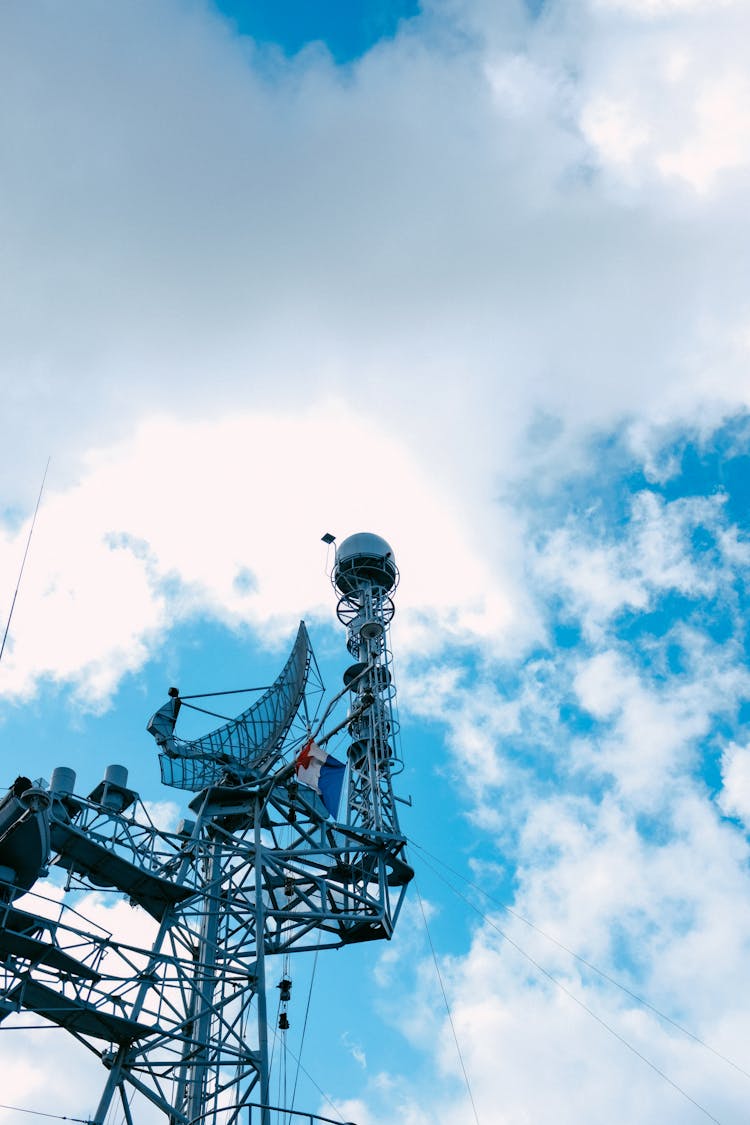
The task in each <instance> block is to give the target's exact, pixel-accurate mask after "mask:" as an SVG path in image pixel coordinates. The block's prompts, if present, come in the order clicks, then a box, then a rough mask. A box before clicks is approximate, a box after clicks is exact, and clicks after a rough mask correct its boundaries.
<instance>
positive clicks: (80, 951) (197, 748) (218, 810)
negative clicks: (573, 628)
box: [0, 533, 413, 1125]
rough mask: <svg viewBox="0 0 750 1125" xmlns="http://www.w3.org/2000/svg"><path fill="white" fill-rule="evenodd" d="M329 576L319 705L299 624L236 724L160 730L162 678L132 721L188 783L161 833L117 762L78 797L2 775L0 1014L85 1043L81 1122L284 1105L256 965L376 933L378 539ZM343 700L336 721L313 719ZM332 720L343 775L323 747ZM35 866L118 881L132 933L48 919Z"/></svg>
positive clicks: (386, 798)
mask: <svg viewBox="0 0 750 1125" xmlns="http://www.w3.org/2000/svg"><path fill="white" fill-rule="evenodd" d="M332 582H333V585H334V589H335V590H336V592H337V595H338V598H339V601H338V609H337V613H338V617H339V619H340V620H341V621H342V623H343V624H345V625H346V628H347V647H348V650H349V652H350V654H351V656H352V658H353V659H354V661H355V662H354V664H352V665H351V667H349V668H348V669H347V671H346V672H345V674H344V689H343V691H342V692H340V693H339V695H337V696H335V697H334V699H333V700H332V701H331V703H330V704H329V706H328V707H327V709H326V710H325V712H324V714H323V716H322V718H320V719H319V720H317V721H314V720H313V719H312V718H311V708H310V706H309V698H310V695H311V691H314V690H315V688H314V685H313V684H312V680H313V679H314V678H315V676H316V674H317V673H316V669H317V666H316V664H315V659H314V656H313V654H312V649H311V647H310V641H309V637H308V633H307V629H306V628H305V625H304V623H301V624H300V627H299V631H298V634H297V638H296V640H295V643H294V646H293V648H292V652H291V654H290V656H289V659H288V660H287V663H286V665H285V667H284V669H283V670H282V672H281V674H280V675H279V677H278V678H277V680H276V681H275V683H274V684H273V685H272V686H271V687H270V688H268V689H266V690H265V691H264V692H263V694H262V695H261V696H260V697H259V698H258V699H256V700H255V702H254V703H253V704H252V705H251V706H250V707H249V708H247V709H246V710H245V711H243V712H242V714H240V715H239V716H238V717H237V718H236V719H233V720H231V721H227V722H226V723H224V725H222V726H221V727H219V728H218V729H217V730H214V731H213V732H211V733H210V734H208V735H205V736H203V737H202V738H199V739H194V740H185V739H181V738H179V737H178V736H177V735H176V734H175V727H176V722H177V717H178V714H179V711H180V708H181V706H182V705H183V703H184V704H186V705H188V706H190V703H189V700H188V698H187V697H185V698H184V699H183V698H181V697H180V695H179V692H178V691H177V689H171V690H170V698H169V701H168V702H167V703H166V704H165V705H164V706H163V707H162V708H160V710H159V711H157V712H156V714H155V715H154V716H152V718H151V720H150V721H149V730H150V732H151V733H152V735H153V736H154V737H155V739H156V741H157V744H158V748H159V757H160V765H161V775H162V781H163V782H164V784H166V785H169V786H172V787H176V788H179V789H183V790H187V791H189V792H192V793H193V794H194V796H193V797H192V799H191V800H190V802H189V809H190V813H191V817H190V819H185V820H183V821H182V822H181V823H180V825H179V826H178V829H177V831H175V832H167V831H162V830H160V829H158V828H157V827H155V825H154V824H153V823H152V822H151V820H150V818H149V816H148V813H147V811H146V808H145V806H144V805H143V803H142V802H141V800H140V798H139V796H138V794H137V793H136V792H135V791H134V790H132V789H130V788H129V787H128V777H127V771H126V770H125V769H124V767H122V766H110V767H109V768H108V769H107V771H106V772H105V777H104V780H103V781H102V782H100V784H99V785H98V786H97V787H96V788H95V789H94V790H93V792H92V793H90V794H89V795H88V797H82V796H79V795H76V794H75V793H74V787H75V774H74V773H73V771H72V770H69V769H66V768H58V769H56V770H55V771H54V773H53V775H52V779H51V782H50V785H49V787H46V786H45V785H43V784H39V783H35V784H32V783H31V781H30V780H29V779H28V778H25V777H19V778H17V779H16V782H15V783H14V785H13V787H12V788H11V790H10V791H9V792H8V794H7V795H6V796H5V797H4V798H3V799H2V801H0V1020H2V1019H6V1018H9V1017H11V1016H12V1014H13V1013H14V1012H21V1011H30V1012H34V1013H36V1014H37V1015H39V1016H42V1017H44V1019H46V1020H48V1021H49V1022H50V1023H51V1024H55V1025H57V1026H59V1027H62V1028H64V1029H66V1030H67V1031H68V1032H69V1033H70V1034H71V1035H72V1036H74V1037H75V1038H76V1039H78V1040H79V1041H80V1042H81V1044H83V1045H84V1046H85V1047H87V1048H88V1049H89V1050H90V1051H92V1052H93V1053H94V1054H95V1055H96V1056H98V1057H99V1058H100V1060H101V1062H102V1063H103V1065H104V1067H105V1068H106V1070H107V1076H106V1079H105V1082H104V1087H103V1090H102V1093H101V1097H100V1099H99V1103H98V1106H97V1109H96V1111H95V1114H94V1117H93V1118H92V1122H93V1125H104V1122H105V1119H107V1115H108V1114H109V1113H110V1110H111V1108H112V1106H113V1104H114V1103H115V1101H116V1102H118V1103H119V1111H121V1113H122V1114H123V1115H124V1119H125V1121H126V1122H128V1123H130V1125H132V1123H133V1121H135V1120H139V1116H138V1114H139V1113H140V1112H141V1111H140V1110H138V1109H136V1108H135V1107H136V1106H138V1105H141V1106H143V1105H145V1104H146V1103H150V1105H151V1106H153V1107H156V1111H157V1116H158V1117H159V1120H163V1121H166V1122H168V1123H169V1125H234V1123H242V1125H246V1123H250V1122H252V1123H253V1125H254V1123H255V1122H257V1123H258V1125H281V1122H282V1121H283V1122H284V1125H287V1122H290V1121H294V1120H300V1118H298V1117H294V1118H291V1117H290V1115H289V1113H288V1108H287V1107H272V1106H271V1105H270V1101H269V1024H268V1002H267V996H266V988H267V980H266V977H267V973H266V962H267V961H268V960H269V959H271V958H274V957H279V956H281V957H282V959H284V958H286V957H287V956H288V955H292V954H297V953H302V952H305V951H310V950H313V949H314V950H318V949H321V948H323V949H324V948H338V947H341V946H344V945H348V944H351V943H355V942H362V941H369V940H373V939H378V938H390V936H391V934H392V933H393V927H394V925H395V922H396V919H397V917H398V914H399V911H400V908H401V905H402V902H403V899H404V895H405V892H406V887H407V885H408V883H409V881H410V879H411V878H412V876H413V871H412V869H411V868H410V867H409V865H408V863H407V862H406V859H405V854H404V849H405V839H404V836H403V835H402V834H401V831H400V828H399V824H398V817H397V813H396V803H395V798H394V794H393V789H392V777H393V776H394V775H395V774H396V773H397V772H398V771H399V770H400V768H401V760H400V756H399V753H398V739H397V735H398V722H397V716H396V710H395V704H394V699H395V691H394V686H393V677H392V666H391V652H390V647H389V628H388V627H389V624H390V621H391V618H392V616H393V601H392V598H391V596H392V594H393V591H394V590H395V588H396V585H397V582H398V571H397V569H396V565H395V561H394V559H393V554H392V552H391V549H390V547H389V546H388V544H387V543H386V542H385V541H384V540H383V539H380V538H379V537H378V536H375V535H371V534H364V533H361V534H357V535H352V536H350V537H349V538H348V539H346V540H344V542H343V543H342V544H341V545H340V547H339V548H338V550H337V552H336V561H335V565H334V569H333V573H332ZM320 686H321V687H322V685H320ZM342 697H343V698H346V700H347V715H346V717H345V718H344V719H343V721H339V722H338V723H336V724H335V725H333V726H332V727H331V728H330V729H326V724H327V723H328V721H329V719H330V717H331V716H332V714H333V709H334V705H335V704H336V703H337V702H339V701H340V700H341V699H342ZM341 732H346V733H347V734H348V735H349V736H350V739H351V742H350V745H349V747H348V750H347V763H346V766H347V768H346V771H344V764H343V763H340V762H338V761H337V760H336V759H335V758H333V757H332V756H330V755H329V754H328V752H327V750H326V749H325V747H326V746H327V745H328V743H329V741H330V740H331V739H332V738H333V736H334V735H336V734H338V733H341ZM344 774H346V780H345V787H344V794H345V799H344V801H343V806H342V807H341V808H340V810H339V800H338V795H339V794H340V791H341V785H342V782H343V781H344ZM337 791H338V792H337ZM50 863H51V864H52V865H54V866H55V867H57V868H61V869H64V870H65V871H66V872H67V886H68V889H70V890H76V889H79V890H84V891H85V890H91V889H100V888H109V889H111V890H114V891H116V892H120V893H121V894H122V895H124V896H126V897H127V898H128V899H129V901H130V902H131V903H133V904H134V905H136V906H137V907H139V908H140V910H141V911H142V912H143V916H144V917H146V918H147V919H149V920H150V925H151V933H150V935H149V940H148V941H144V942H141V943H138V942H132V941H131V942H128V941H125V940H118V939H117V937H116V936H115V937H113V936H111V935H110V934H109V933H106V932H105V931H103V930H102V929H101V928H100V927H98V926H97V925H95V924H94V923H93V922H87V921H86V920H84V919H82V918H81V915H80V914H78V913H77V911H76V910H75V909H73V908H72V907H71V906H68V905H67V904H66V903H63V905H62V906H61V907H60V908H59V909H58V910H57V912H56V913H55V914H52V913H51V911H50V910H49V908H48V906H45V905H44V902H43V901H42V899H41V898H40V897H39V895H37V893H36V892H35V891H34V889H33V888H34V884H35V883H36V880H37V879H38V878H39V877H40V876H41V875H44V874H46V872H47V868H48V865H49V864H50ZM22 896H25V897H22ZM19 900H21V902H20V903H19ZM285 984H286V985H288V984H289V982H288V981H286V982H285V981H282V999H284V998H285V997H286V999H288V987H287V989H286V992H284V991H283V986H284V985H285ZM282 1027H283V1024H282ZM149 1112H151V1113H152V1114H153V1110H152V1111H149ZM302 1120H304V1121H313V1120H320V1121H323V1120H326V1119H324V1118H316V1117H315V1116H314V1115H309V1114H305V1115H304V1117H303V1118H302Z"/></svg>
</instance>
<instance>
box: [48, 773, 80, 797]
mask: <svg viewBox="0 0 750 1125" xmlns="http://www.w3.org/2000/svg"><path fill="white" fill-rule="evenodd" d="M49 787H50V790H51V792H52V793H54V794H55V795H56V796H57V797H69V796H70V795H71V793H74V792H75V788H76V771H75V770H71V769H69V768H68V767H67V766H55V768H54V769H53V771H52V778H51V780H50V783H49Z"/></svg>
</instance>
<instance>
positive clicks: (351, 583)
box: [333, 531, 398, 594]
mask: <svg viewBox="0 0 750 1125" xmlns="http://www.w3.org/2000/svg"><path fill="white" fill-rule="evenodd" d="M333 580H334V583H335V585H336V587H337V588H338V589H339V591H340V592H341V593H342V594H352V593H354V591H355V590H359V589H361V588H362V587H363V586H365V585H370V586H374V587H375V588H376V589H379V590H383V591H384V592H385V593H388V591H389V590H392V589H393V587H394V586H395V585H396V582H397V580H398V570H397V569H396V560H395V559H394V557H393V551H392V550H391V548H390V546H389V545H388V543H386V541H385V539H381V537H380V536H379V535H373V534H372V533H371V532H369V531H358V532H357V533H356V535H350V536H349V537H348V538H347V539H345V540H344V542H343V543H342V544H341V546H340V547H339V548H338V550H337V551H336V566H335V567H334V571H333Z"/></svg>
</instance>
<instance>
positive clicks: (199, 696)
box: [179, 684, 273, 703]
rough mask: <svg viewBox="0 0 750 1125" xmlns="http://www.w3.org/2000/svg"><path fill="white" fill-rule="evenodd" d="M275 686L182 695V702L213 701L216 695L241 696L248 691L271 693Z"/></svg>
mask: <svg viewBox="0 0 750 1125" xmlns="http://www.w3.org/2000/svg"><path fill="white" fill-rule="evenodd" d="M272 687H273V684H267V685H266V686H265V687H238V688H229V689H228V690H227V691H200V692H197V693H196V694H195V695H181V696H180V697H179V699H180V702H181V703H184V702H185V700H186V699H212V698H213V697H214V696H216V695H241V694H242V693H243V692H246V691H270V690H271V688H272Z"/></svg>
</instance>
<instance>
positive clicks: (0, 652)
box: [0, 457, 50, 660]
mask: <svg viewBox="0 0 750 1125" xmlns="http://www.w3.org/2000/svg"><path fill="white" fill-rule="evenodd" d="M49 463H50V458H49V457H48V458H47V464H46V465H45V466H44V476H43V477H42V483H41V486H40V488H39V495H38V496H37V498H36V507H35V508H34V515H33V518H32V520H31V527H30V528H29V537H28V539H27V540H26V550H25V551H24V553H23V558H22V560H21V569H20V570H19V572H18V581H17V582H16V589H15V593H14V594H13V601H12V602H11V603H10V613H9V614H8V623H7V625H6V626H5V632H4V633H3V643H2V645H0V660H2V659H3V653H4V652H5V642H6V641H7V639H8V631H9V629H10V623H11V621H12V620H13V610H14V609H15V608H16V598H17V597H18V590H19V587H20V585H21V579H22V578H23V570H24V567H25V566H26V556H27V555H28V553H29V547H30V546H31V536H32V535H33V534H34V527H35V525H36V517H37V512H38V511H39V505H40V503H41V501H42V493H43V492H44V483H45V481H46V480H47V470H48V469H49Z"/></svg>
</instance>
